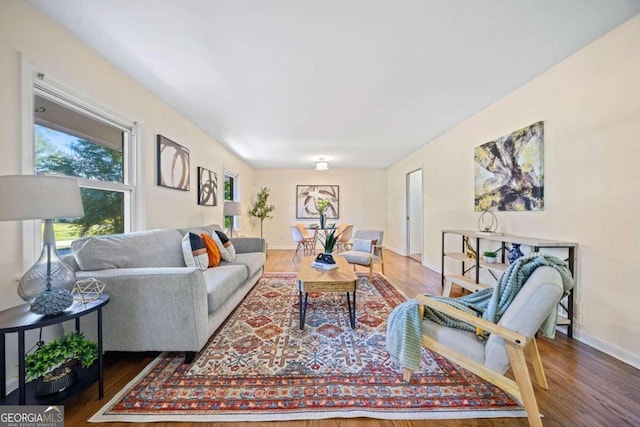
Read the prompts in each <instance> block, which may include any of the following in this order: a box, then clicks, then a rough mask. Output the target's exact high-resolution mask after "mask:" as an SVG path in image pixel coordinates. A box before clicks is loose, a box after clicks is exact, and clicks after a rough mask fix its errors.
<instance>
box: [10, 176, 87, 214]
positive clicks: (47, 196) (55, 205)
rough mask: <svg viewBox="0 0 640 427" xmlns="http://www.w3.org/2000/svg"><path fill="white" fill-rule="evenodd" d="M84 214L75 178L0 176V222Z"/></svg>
mask: <svg viewBox="0 0 640 427" xmlns="http://www.w3.org/2000/svg"><path fill="white" fill-rule="evenodd" d="M83 215H84V209H83V207H82V199H81V197H80V187H78V180H77V179H75V178H68V177H60V176H44V175H4V176H0V221H14V220H23V219H51V218H75V217H81V216H83Z"/></svg>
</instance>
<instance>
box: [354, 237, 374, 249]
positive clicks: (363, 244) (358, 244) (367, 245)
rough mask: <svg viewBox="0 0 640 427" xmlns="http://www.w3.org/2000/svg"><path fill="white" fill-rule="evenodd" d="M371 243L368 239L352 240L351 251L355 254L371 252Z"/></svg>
mask: <svg viewBox="0 0 640 427" xmlns="http://www.w3.org/2000/svg"><path fill="white" fill-rule="evenodd" d="M371 243H372V241H371V240H370V239H353V244H352V246H351V250H353V251H356V252H371Z"/></svg>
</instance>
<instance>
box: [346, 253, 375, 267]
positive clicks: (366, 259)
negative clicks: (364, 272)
mask: <svg viewBox="0 0 640 427" xmlns="http://www.w3.org/2000/svg"><path fill="white" fill-rule="evenodd" d="M340 255H342V256H343V257H345V259H346V260H347V262H348V263H349V264H359V265H369V264H370V263H371V254H370V253H369V252H359V251H346V252H340Z"/></svg>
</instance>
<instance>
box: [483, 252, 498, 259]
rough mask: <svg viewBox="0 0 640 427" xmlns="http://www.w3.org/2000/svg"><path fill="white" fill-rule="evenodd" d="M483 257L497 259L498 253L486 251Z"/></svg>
mask: <svg viewBox="0 0 640 427" xmlns="http://www.w3.org/2000/svg"><path fill="white" fill-rule="evenodd" d="M483 255H484V256H486V257H489V258H495V257H497V256H498V253H497V252H494V251H484V253H483Z"/></svg>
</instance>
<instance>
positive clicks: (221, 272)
mask: <svg viewBox="0 0 640 427" xmlns="http://www.w3.org/2000/svg"><path fill="white" fill-rule="evenodd" d="M202 275H203V276H204V281H205V283H206V285H207V303H208V305H209V313H212V312H214V311H216V310H217V309H219V308H220V307H221V306H222V305H223V304H225V303H226V302H227V300H228V299H229V296H231V294H233V293H234V292H235V291H236V289H238V287H239V286H240V285H241V284H242V282H244V281H245V280H246V279H247V278H248V277H249V276H248V275H247V269H246V268H245V267H244V266H242V265H224V266H218V267H213V268H209V269H207V270H205V271H203V272H202Z"/></svg>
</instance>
